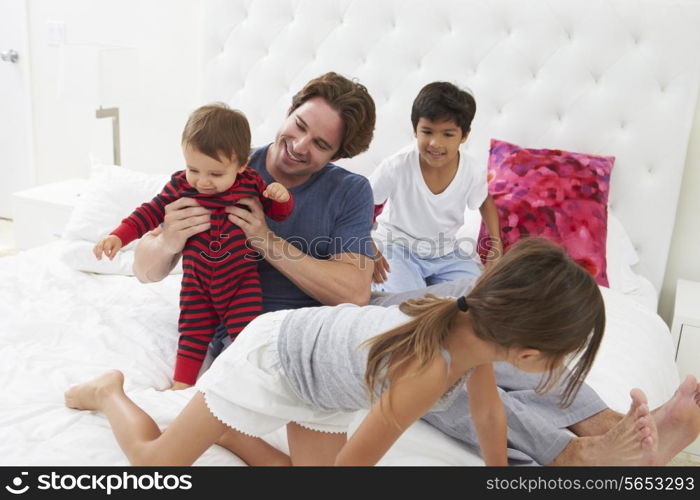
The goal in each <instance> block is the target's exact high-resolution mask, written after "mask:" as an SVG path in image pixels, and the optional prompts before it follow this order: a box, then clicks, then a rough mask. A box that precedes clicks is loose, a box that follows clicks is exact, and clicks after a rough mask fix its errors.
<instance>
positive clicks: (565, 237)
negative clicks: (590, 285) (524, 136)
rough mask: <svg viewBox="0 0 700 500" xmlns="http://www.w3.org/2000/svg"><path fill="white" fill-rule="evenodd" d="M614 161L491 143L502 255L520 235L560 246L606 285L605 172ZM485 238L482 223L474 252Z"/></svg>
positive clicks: (482, 246)
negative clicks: (536, 237)
mask: <svg viewBox="0 0 700 500" xmlns="http://www.w3.org/2000/svg"><path fill="white" fill-rule="evenodd" d="M614 162H615V157H613V156H598V155H589V154H581V153H571V152H568V151H559V150H556V149H526V148H521V147H519V146H516V145H515V144H510V143H508V142H504V141H499V140H496V139H492V140H491V151H490V154H489V165H488V181H489V194H491V196H492V197H493V199H494V202H495V203H496V207H498V216H499V218H500V226H501V239H502V240H503V248H504V249H505V250H506V251H507V250H508V247H510V246H511V245H512V244H513V243H515V242H516V241H518V240H519V239H520V238H521V237H523V236H528V235H532V236H543V237H545V238H548V239H550V240H552V241H554V242H556V243H559V244H560V245H561V246H562V247H563V248H564V249H565V250H566V251H567V252H568V254H569V255H570V256H571V257H572V258H573V259H574V260H575V261H576V262H578V263H579V264H580V265H581V266H583V267H584V268H585V269H586V270H587V271H588V272H589V273H591V275H593V277H594V278H595V279H596V281H597V282H598V284H600V285H603V286H608V276H607V273H606V261H605V240H606V237H607V221H608V208H607V205H608V192H609V187H610V173H611V171H612V167H613V163H614ZM487 236H488V233H487V232H486V227H485V226H484V224H483V223H482V225H481V231H480V233H479V253H480V254H481V258H482V260H485V256H486V253H487V252H488V249H489V244H488V239H487Z"/></svg>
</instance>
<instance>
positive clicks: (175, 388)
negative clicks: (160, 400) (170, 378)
mask: <svg viewBox="0 0 700 500" xmlns="http://www.w3.org/2000/svg"><path fill="white" fill-rule="evenodd" d="M188 387H192V385H191V384H186V383H184V382H178V381H175V382H173V385H172V386H171V387H170V390H171V391H181V390H183V389H187V388H188Z"/></svg>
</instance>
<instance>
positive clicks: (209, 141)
mask: <svg viewBox="0 0 700 500" xmlns="http://www.w3.org/2000/svg"><path fill="white" fill-rule="evenodd" d="M182 144H183V145H184V144H189V145H190V146H192V147H193V148H195V149H197V150H198V151H199V152H200V153H202V154H205V155H207V156H208V157H210V158H213V159H215V160H216V161H220V160H221V156H223V157H224V158H226V159H229V158H232V157H233V155H235V156H236V160H237V161H238V163H239V164H240V165H244V164H245V163H246V162H247V161H248V155H249V154H250V125H249V124H248V120H247V119H246V117H245V115H244V114H243V113H242V112H240V111H238V110H237V109H231V108H230V107H229V106H228V105H226V104H224V103H223V102H214V103H211V104H207V105H206V106H201V107H199V108H197V109H195V110H194V111H193V112H192V114H191V115H190V117H189V119H188V120H187V123H186V124H185V129H184V130H183V131H182Z"/></svg>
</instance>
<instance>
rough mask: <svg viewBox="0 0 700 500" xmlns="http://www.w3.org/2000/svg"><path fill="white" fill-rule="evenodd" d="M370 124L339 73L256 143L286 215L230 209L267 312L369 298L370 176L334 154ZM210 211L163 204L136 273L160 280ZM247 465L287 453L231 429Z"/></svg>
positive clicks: (353, 145) (349, 149) (258, 162)
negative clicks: (284, 198) (285, 196)
mask: <svg viewBox="0 0 700 500" xmlns="http://www.w3.org/2000/svg"><path fill="white" fill-rule="evenodd" d="M374 124H375V107H374V101H373V100H372V98H371V96H370V95H369V93H368V92H367V89H366V88H365V87H364V86H363V85H361V84H359V83H356V82H353V81H351V80H349V79H347V78H345V77H343V76H341V75H338V74H336V73H327V74H324V75H322V76H320V77H318V78H315V79H313V80H311V81H310V82H309V83H307V84H306V85H305V86H304V88H303V89H302V90H300V91H299V92H298V93H297V94H296V95H295V96H294V97H293V99H292V104H291V107H290V108H289V112H288V114H287V117H286V119H285V121H284V122H283V123H282V126H281V127H280V129H279V131H278V132H277V135H276V137H275V141H274V142H273V143H272V144H270V145H269V146H265V147H262V148H259V149H258V150H256V151H255V152H254V153H253V154H252V155H251V158H250V161H249V164H248V167H249V168H253V169H255V170H256V171H257V172H258V173H259V174H260V175H261V176H262V177H263V179H265V181H266V182H268V183H270V182H273V181H276V182H280V183H281V184H282V185H284V186H285V187H286V188H287V189H289V191H290V192H291V193H292V195H293V196H294V200H295V206H294V211H293V212H292V215H291V216H290V217H289V218H288V219H287V220H286V221H285V222H284V223H275V222H274V221H270V220H266V218H265V215H264V213H263V211H262V207H261V205H260V202H259V201H258V200H256V199H253V198H248V199H244V200H241V202H240V205H243V206H231V207H227V212H228V213H229V219H230V220H231V221H232V222H233V223H235V224H237V225H238V226H240V227H241V229H243V231H244V232H245V234H246V237H247V238H248V243H249V245H250V246H251V247H252V248H253V249H255V250H256V251H258V252H259V253H260V254H261V255H262V256H263V258H264V260H263V261H261V262H260V265H259V272H260V278H261V283H262V289H263V310H264V311H265V312H268V311H275V310H279V309H289V308H298V307H307V306H316V305H321V304H325V305H335V304H340V303H344V302H351V303H355V304H358V305H363V304H367V303H368V301H369V297H370V282H371V279H372V272H373V262H372V257H373V255H374V253H373V251H372V246H371V238H370V230H371V226H372V216H373V198H372V189H371V187H370V185H369V181H368V180H367V179H366V178H365V177H364V176H361V175H357V174H353V173H351V172H348V171H347V170H345V169H342V168H340V167H338V166H336V165H333V164H332V163H331V162H332V161H334V160H337V159H340V158H350V157H353V156H355V155H357V154H359V153H361V152H363V151H365V150H366V149H367V148H368V147H369V144H370V141H371V140H372V135H373V132H374ZM209 224H210V216H209V211H208V210H207V209H205V208H203V207H201V206H199V204H198V203H197V202H196V201H195V200H193V199H191V198H182V199H180V200H177V201H176V202H174V203H172V204H170V205H168V206H167V207H166V209H165V219H164V224H163V226H162V227H161V228H158V229H156V230H155V231H152V232H151V233H148V234H146V235H144V236H143V238H141V240H140V241H139V244H138V246H137V247H136V253H135V261H134V273H135V274H136V276H137V277H138V278H139V280H141V281H142V282H146V283H147V282H152V281H160V280H161V279H163V278H164V277H165V276H166V275H167V274H168V273H169V271H170V270H171V269H172V268H173V267H174V266H175V264H176V263H177V261H178V260H179V258H180V254H181V252H182V249H183V247H184V244H185V242H186V241H187V239H188V238H189V237H190V236H193V235H195V234H197V233H199V232H201V231H204V230H207V229H209ZM219 444H221V445H223V446H225V447H227V448H229V449H231V450H232V451H234V452H235V453H236V454H238V455H239V456H240V457H241V458H242V459H243V460H245V461H246V462H248V463H250V464H256V463H265V464H273V463H280V464H288V463H289V461H288V460H289V459H288V457H286V455H283V454H282V453H280V452H278V451H277V450H275V449H274V448H272V447H271V446H269V445H268V444H267V443H265V442H264V441H262V440H259V439H252V438H250V437H246V436H244V435H242V434H240V433H237V432H235V431H230V432H229V433H227V434H226V435H225V436H224V437H223V438H222V439H221V441H220V443H219Z"/></svg>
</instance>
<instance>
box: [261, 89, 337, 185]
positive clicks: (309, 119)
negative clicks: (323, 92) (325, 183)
mask: <svg viewBox="0 0 700 500" xmlns="http://www.w3.org/2000/svg"><path fill="white" fill-rule="evenodd" d="M342 138H343V121H342V119H341V118H340V115H339V114H338V112H337V111H336V110H334V109H333V108H332V107H331V106H330V105H329V104H328V103H327V102H326V101H325V100H324V99H323V98H321V97H314V98H312V99H309V100H308V101H306V102H305V103H304V104H302V105H301V106H299V107H298V108H297V109H295V110H294V111H292V112H291V113H290V114H289V115H288V116H287V118H286V120H285V121H284V123H283V124H282V127H281V128H280V130H279V131H278V132H277V137H276V139H275V143H274V144H273V146H272V147H270V152H269V156H268V165H267V166H268V170H269V172H270V174H271V175H272V176H273V177H274V178H275V179H276V180H277V181H279V182H281V183H282V184H283V185H285V186H287V187H293V186H297V185H299V184H302V183H303V182H305V181H306V180H307V179H308V178H309V177H310V176H311V175H312V174H314V173H315V172H318V171H319V170H321V169H322V168H323V167H325V166H326V164H327V163H328V162H330V161H331V160H332V159H333V158H334V157H335V155H336V153H337V152H338V149H339V148H340V143H341V141H342Z"/></svg>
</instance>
